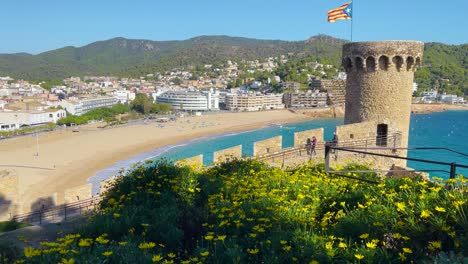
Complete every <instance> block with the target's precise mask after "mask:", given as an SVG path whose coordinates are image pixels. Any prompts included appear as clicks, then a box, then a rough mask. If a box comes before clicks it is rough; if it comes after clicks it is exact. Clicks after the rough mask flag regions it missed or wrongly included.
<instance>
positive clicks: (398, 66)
mask: <svg viewBox="0 0 468 264" xmlns="http://www.w3.org/2000/svg"><path fill="white" fill-rule="evenodd" d="M392 61H393V64H395V68H396V69H397V71H400V70H401V67H403V58H402V57H400V56H395V57H393V59H392Z"/></svg>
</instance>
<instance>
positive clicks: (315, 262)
mask: <svg viewBox="0 0 468 264" xmlns="http://www.w3.org/2000/svg"><path fill="white" fill-rule="evenodd" d="M309 264H320V263H319V262H318V261H316V260H311V261H310V262H309Z"/></svg>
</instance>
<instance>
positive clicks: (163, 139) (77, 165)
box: [0, 110, 311, 219]
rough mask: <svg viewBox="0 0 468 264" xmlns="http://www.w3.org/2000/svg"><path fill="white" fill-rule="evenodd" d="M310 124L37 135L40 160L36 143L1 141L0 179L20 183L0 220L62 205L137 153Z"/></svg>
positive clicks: (196, 123)
mask: <svg viewBox="0 0 468 264" xmlns="http://www.w3.org/2000/svg"><path fill="white" fill-rule="evenodd" d="M308 119H311V117H308V116H306V115H303V114H302V113H292V112H290V111H287V110H278V111H267V112H252V113H223V114H209V115H204V116H197V117H183V118H180V119H178V120H177V121H175V122H169V123H156V122H150V123H148V124H134V125H127V126H120V127H114V128H110V129H100V128H97V126H98V124H94V125H88V126H85V127H82V128H80V131H79V132H73V131H72V130H71V129H65V130H59V131H53V132H48V133H42V134H40V135H39V155H38V156H37V155H36V152H37V149H36V148H37V142H36V138H35V137H32V136H23V137H17V138H13V139H7V140H2V141H0V172H2V174H0V177H4V178H5V177H6V176H5V175H6V174H9V175H10V176H11V175H17V176H18V177H17V178H18V180H17V181H18V182H17V189H16V190H12V189H11V188H10V189H8V190H6V191H5V190H4V191H3V194H2V193H0V199H5V200H6V202H11V205H10V206H9V208H8V210H5V206H4V207H3V209H2V211H3V212H0V215H2V214H3V215H4V217H5V215H9V214H18V213H24V212H28V211H30V210H31V205H32V204H33V203H34V202H37V201H38V199H41V198H42V199H50V197H53V196H54V195H53V194H54V193H56V195H55V198H54V200H56V203H57V204H61V203H63V202H64V190H65V189H69V188H72V187H75V186H80V185H83V184H85V183H86V180H87V179H88V178H90V177H91V176H93V175H95V174H96V173H97V172H98V171H100V170H102V169H104V168H106V167H109V166H111V165H112V164H114V163H116V162H117V161H120V160H124V159H127V158H130V157H132V156H134V155H136V154H138V153H141V152H146V151H150V150H152V149H155V148H158V147H162V146H165V145H171V144H175V143H177V142H181V141H184V140H188V139H193V138H198V137H202V136H206V135H211V134H216V133H223V132H230V131H244V130H250V129H255V128H260V127H263V126H265V125H268V124H272V123H288V122H297V121H305V120H308ZM101 125H102V124H101ZM2 175H3V176H2ZM4 185H5V184H4ZM3 187H5V186H3ZM10 187H11V186H10ZM1 188H2V186H0V191H1V190H2V189H1ZM2 196H3V197H2ZM0 202H1V200H0ZM0 219H1V217H0Z"/></svg>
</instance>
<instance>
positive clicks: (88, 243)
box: [78, 238, 93, 247]
mask: <svg viewBox="0 0 468 264" xmlns="http://www.w3.org/2000/svg"><path fill="white" fill-rule="evenodd" d="M92 243H93V240H92V239H90V238H86V239H80V242H78V246H80V247H89V246H91V244H92Z"/></svg>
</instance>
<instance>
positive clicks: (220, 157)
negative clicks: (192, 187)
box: [213, 145, 242, 163]
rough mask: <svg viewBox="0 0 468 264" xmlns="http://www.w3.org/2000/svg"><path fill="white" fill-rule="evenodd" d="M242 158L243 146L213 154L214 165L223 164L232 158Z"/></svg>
mask: <svg viewBox="0 0 468 264" xmlns="http://www.w3.org/2000/svg"><path fill="white" fill-rule="evenodd" d="M241 157H242V145H238V146H234V147H231V148H227V149H223V150H219V151H216V152H214V153H213V163H221V162H224V161H227V160H229V159H232V158H241Z"/></svg>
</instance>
